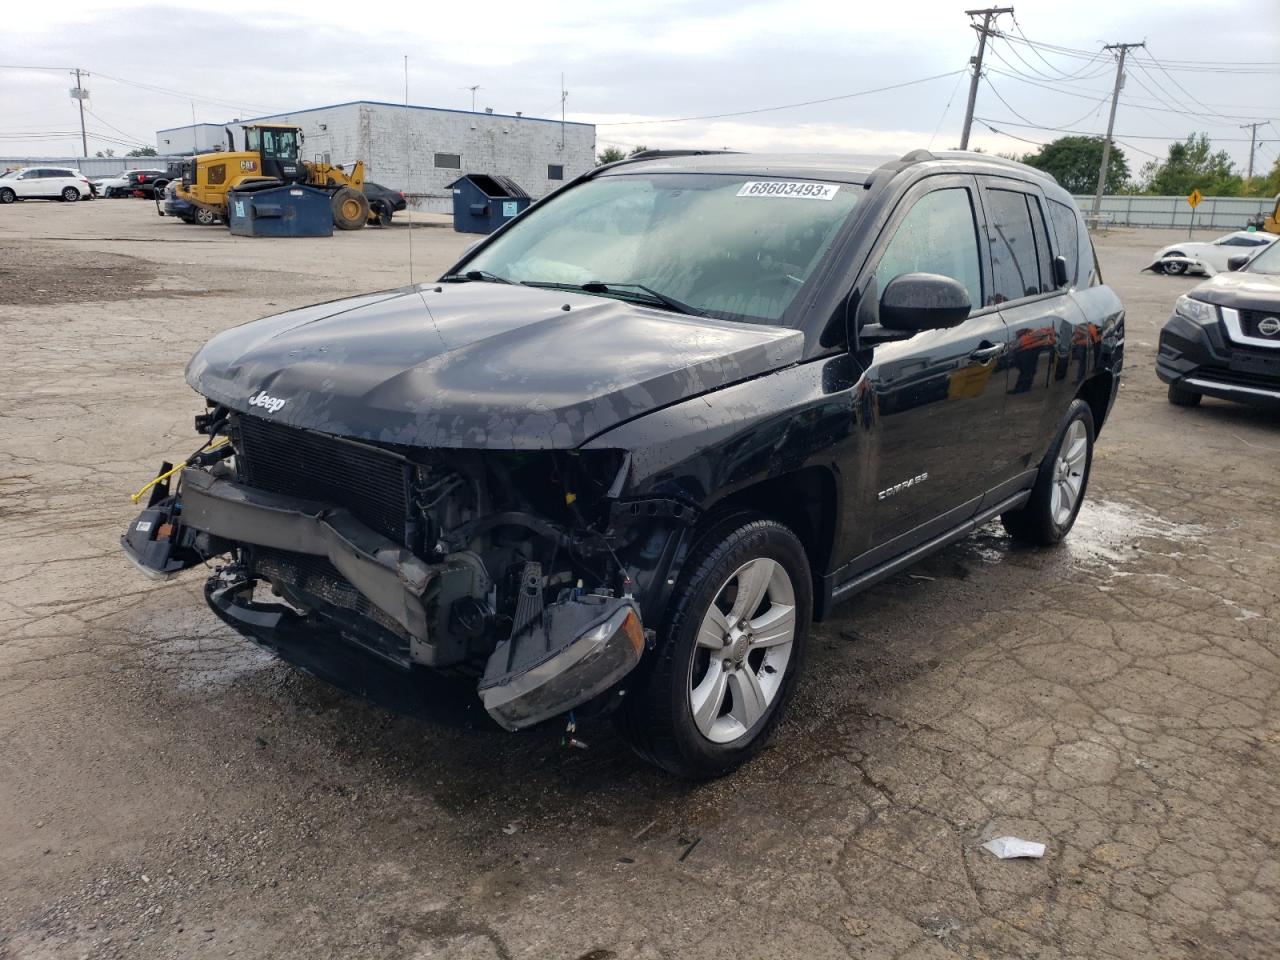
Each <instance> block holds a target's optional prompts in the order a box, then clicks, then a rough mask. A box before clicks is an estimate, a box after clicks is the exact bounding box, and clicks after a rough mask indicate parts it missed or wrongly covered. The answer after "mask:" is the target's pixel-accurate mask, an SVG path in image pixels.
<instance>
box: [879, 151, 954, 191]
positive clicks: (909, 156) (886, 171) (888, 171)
mask: <svg viewBox="0 0 1280 960" xmlns="http://www.w3.org/2000/svg"><path fill="white" fill-rule="evenodd" d="M936 159H938V158H937V157H935V156H934V155H933V154H932V153H930V152H929V151H928V150H912V151H911V152H910V153H904V154H903V155H902V156H901V157H899V158H898V159H897V160H890V161H889V162H887V163H882V164H880V166H878V167H876V168H875V169H874V170H872V171H871V176H869V177H867V181H866V183H864V184H863V185H862V187H863V189H864V190H870V189H871V185H872V184H873V183H875V182H876V181H878V180H881V179H883V178H891V177H893V176H894V175H895V174H896V173H897V172H898V171H899V170H905V169H906V168H907V167H910V166H912V165H914V164H917V163H924V162H925V161H926V160H936Z"/></svg>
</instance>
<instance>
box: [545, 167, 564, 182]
mask: <svg viewBox="0 0 1280 960" xmlns="http://www.w3.org/2000/svg"><path fill="white" fill-rule="evenodd" d="M547 179H548V180H563V179H564V165H563V164H559V163H549V164H547Z"/></svg>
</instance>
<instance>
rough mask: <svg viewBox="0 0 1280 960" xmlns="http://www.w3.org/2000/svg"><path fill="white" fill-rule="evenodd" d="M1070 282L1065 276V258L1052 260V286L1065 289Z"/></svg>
mask: <svg viewBox="0 0 1280 960" xmlns="http://www.w3.org/2000/svg"><path fill="white" fill-rule="evenodd" d="M1070 282H1071V278H1070V277H1068V276H1067V258H1066V257H1061V256H1059V257H1054V258H1053V285H1054V286H1055V287H1059V288H1061V287H1065V286H1066V285H1067V284H1068V283H1070Z"/></svg>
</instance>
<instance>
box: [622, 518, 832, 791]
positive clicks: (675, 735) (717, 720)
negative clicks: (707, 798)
mask: <svg viewBox="0 0 1280 960" xmlns="http://www.w3.org/2000/svg"><path fill="white" fill-rule="evenodd" d="M667 609H668V611H669V612H668V614H667V616H666V618H665V621H664V623H663V626H662V629H661V632H660V634H659V640H658V648H657V649H656V650H655V651H653V652H652V653H651V654H650V658H651V661H650V662H649V663H647V664H646V663H642V664H641V665H640V667H639V668H638V671H637V675H636V677H635V679H634V680H633V681H632V682H631V683H630V684H629V685H628V687H627V696H626V698H625V701H624V706H623V709H622V710H621V712H620V716H619V727H620V729H621V731H622V734H623V736H624V737H625V738H626V740H627V741H628V742H629V743H630V744H631V746H632V748H633V749H634V750H635V751H636V752H637V753H638V754H640V756H642V757H644V758H645V759H646V760H648V761H650V762H651V763H654V764H657V765H658V766H660V767H662V768H664V769H666V770H668V771H670V772H671V773H674V774H676V775H677V776H681V777H688V778H690V779H708V778H711V777H718V776H722V775H724V774H726V773H729V772H730V771H732V770H734V769H735V768H737V767H738V766H740V765H742V764H743V763H745V762H746V761H747V760H749V759H751V758H752V757H753V756H755V754H756V753H758V752H759V751H760V749H761V748H762V747H763V746H764V744H765V743H766V742H767V741H768V739H769V736H770V734H771V733H772V732H773V729H774V728H775V727H776V726H777V724H778V722H779V720H780V719H781V717H782V713H783V710H784V709H785V708H786V704H787V701H788V700H790V698H791V695H792V693H793V691H794V688H795V682H796V677H797V676H798V674H799V673H800V668H801V665H802V663H803V660H804V647H805V639H806V635H807V633H808V629H809V621H810V618H811V616H812V611H813V583H812V579H811V576H810V572H809V561H808V558H807V557H806V555H805V552H804V546H803V545H802V544H801V543H800V541H799V539H798V538H797V537H796V535H795V534H794V533H792V532H791V530H789V529H788V528H787V527H785V526H783V525H782V524H780V523H777V522H776V521H773V520H768V519H765V518H763V517H760V516H757V515H751V514H737V515H735V516H733V517H728V518H725V519H724V520H722V521H721V522H719V523H717V524H715V525H713V526H712V527H711V528H710V529H708V531H707V532H706V534H705V535H704V536H703V537H702V538H701V539H700V540H699V541H698V544H697V546H696V547H695V549H694V553H693V555H692V556H691V557H690V559H689V562H688V564H686V566H685V570H684V573H683V574H682V575H681V577H680V582H679V584H678V585H677V586H676V589H675V591H674V593H673V594H672V597H671V601H670V603H669V605H668V608H667Z"/></svg>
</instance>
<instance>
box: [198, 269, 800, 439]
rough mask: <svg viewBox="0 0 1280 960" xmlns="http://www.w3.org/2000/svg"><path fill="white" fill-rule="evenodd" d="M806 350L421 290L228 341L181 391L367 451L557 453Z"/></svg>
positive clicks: (334, 306)
mask: <svg viewBox="0 0 1280 960" xmlns="http://www.w3.org/2000/svg"><path fill="white" fill-rule="evenodd" d="M803 345H804V337H803V335H802V334H801V333H800V332H799V331H798V330H792V329H788V328H785V327H773V326H762V325H758V324H750V323H734V322H729V321H723V320H714V319H706V318H701V317H688V316H683V315H680V314H674V313H670V312H667V311H663V310H658V309H654V308H650V307H645V306H637V305H635V304H630V303H624V302H621V301H618V300H611V299H608V298H603V297H595V296H588V295H585V294H577V293H571V292H570V293H566V292H561V291H551V290H544V289H535V288H531V287H524V286H518V285H508V284H495V283H462V284H450V283H445V284H422V285H419V286H412V287H406V288H402V289H399V290H391V291H386V292H383V293H376V294H369V295H366V296H361V297H354V298H351V299H347V300H337V301H334V302H331V303H325V304H318V305H316V306H312V307H304V308H303V309H301V310H293V311H290V312H288V313H282V314H279V315H277V316H273V317H267V318H265V319H262V320H256V321H254V322H252V323H247V324H244V325H243V326H239V327H234V328H232V329H230V330H226V331H223V332H222V333H220V334H218V335H217V336H215V337H214V338H213V339H212V340H210V341H209V343H208V344H207V345H206V346H205V347H204V348H202V349H201V350H200V351H199V352H198V353H197V354H196V355H195V357H194V358H193V359H192V361H191V363H190V364H189V365H188V367H187V382H188V383H190V384H191V386H192V387H194V388H195V389H196V390H197V391H199V392H200V393H201V394H203V395H204V396H206V397H208V398H209V399H210V400H214V401H216V402H218V403H221V404H224V405H225V406H227V407H230V408H231V409H233V410H238V411H240V412H242V413H250V414H253V415H255V416H261V417H265V418H268V419H271V420H274V421H277V422H280V423H285V424H288V425H290V426H296V427H307V428H310V429H314V430H320V431H323V432H325V433H332V434H336V435H340V436H346V437H353V438H357V439H362V440H371V441H375V442H382V443H395V444H407V445H412V446H423V447H455V448H487V447H496V448H501V449H507V450H512V449H517V450H521V449H523V450H533V449H553V448H559V449H565V448H570V447H575V446H578V445H579V444H581V443H583V442H584V441H586V440H588V439H590V438H591V437H594V436H596V435H597V434H599V433H601V432H603V431H605V430H608V429H609V428H610V427H613V426H616V425H617V424H619V423H622V422H623V421H626V420H629V419H632V418H633V417H636V416H639V415H641V414H644V413H647V412H649V411H651V410H656V409H658V408H660V407H663V406H666V405H668V404H671V403H675V402H677V401H679V400H682V399H685V398H687V397H690V396H695V395H697V394H700V393H705V392H707V391H710V390H716V389H718V388H720V387H724V386H727V385H729V384H731V383H736V382H738V381H741V380H745V379H748V378H751V377H755V376H759V375H761V374H764V373H767V372H769V371H771V370H775V369H778V368H780V367H783V366H786V365H789V364H792V363H795V362H797V361H798V360H799V359H800V357H801V352H802V350H803Z"/></svg>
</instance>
